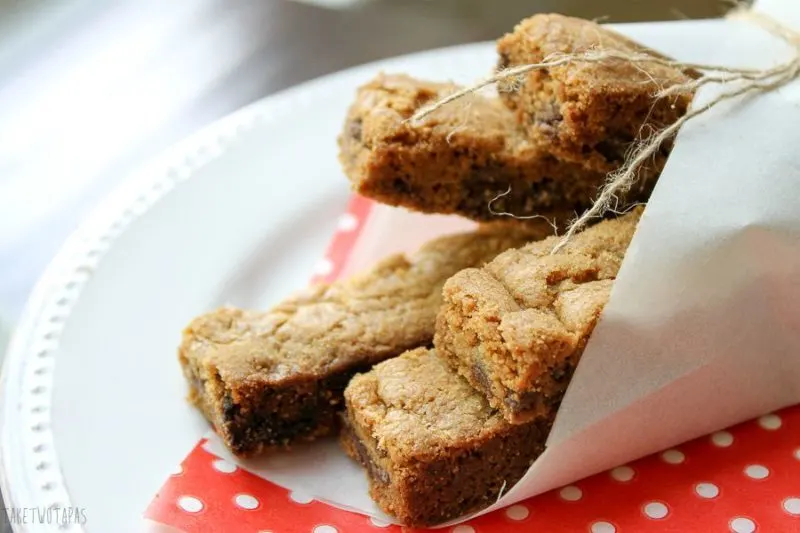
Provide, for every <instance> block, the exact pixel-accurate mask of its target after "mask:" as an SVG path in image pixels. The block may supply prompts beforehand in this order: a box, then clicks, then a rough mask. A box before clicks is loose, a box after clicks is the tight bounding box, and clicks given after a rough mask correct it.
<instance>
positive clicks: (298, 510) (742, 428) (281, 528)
mask: <svg viewBox="0 0 800 533" xmlns="http://www.w3.org/2000/svg"><path fill="white" fill-rule="evenodd" d="M372 211H373V205H372V204H371V203H370V202H369V201H368V200H364V199H362V198H358V197H355V198H353V200H352V201H351V202H350V205H349V206H348V210H347V212H346V213H345V214H344V215H343V216H342V217H341V218H340V220H339V224H338V231H337V233H336V236H335V237H334V239H333V241H332V243H331V245H330V247H329V249H328V252H327V254H326V256H325V259H323V260H322V261H321V262H320V264H319V265H318V268H317V275H316V280H332V279H336V278H337V277H339V276H341V275H346V274H347V273H349V271H351V270H352V269H353V268H357V267H358V266H360V265H355V266H354V263H357V258H354V257H352V256H353V255H354V247H355V246H356V243H357V241H358V239H359V235H360V231H361V228H363V226H364V221H366V220H367V218H368V217H369V216H371V213H372ZM356 255H357V254H356ZM203 444H204V442H202V441H201V442H199V443H198V444H197V445H196V446H195V448H194V449H193V450H192V451H191V452H190V453H189V455H188V456H187V457H186V459H184V461H183V462H182V463H181V465H180V467H179V468H178V469H177V470H176V472H175V473H174V474H172V475H171V476H170V478H169V479H168V480H167V481H166V483H165V484H164V486H163V487H161V490H160V491H159V492H158V494H157V495H156V497H155V498H154V499H153V501H152V502H151V504H150V506H149V507H148V508H147V510H146V512H145V518H147V519H150V520H153V521H155V522H159V523H162V524H165V525H169V526H172V527H174V528H177V529H179V530H182V531H186V532H208V531H225V532H226V533H266V532H270V533H295V532H296V533H367V532H372V533H377V532H379V531H386V532H396V533H399V532H401V531H402V532H406V533H408V532H411V531H419V530H410V529H409V528H401V527H400V526H395V525H390V524H387V523H383V522H380V521H377V520H375V519H372V518H369V517H366V516H363V515H360V514H356V513H351V512H347V511H343V510H340V509H337V508H334V507H331V506H329V505H326V504H324V503H322V502H319V501H316V500H314V499H312V498H311V497H309V496H308V495H305V494H299V493H296V492H290V491H288V490H286V489H284V488H282V487H279V486H278V485H275V484H273V483H270V482H268V481H266V480H264V479H262V478H259V477H256V476H254V475H252V474H250V473H248V472H246V471H244V470H241V469H240V468H238V467H237V466H235V465H233V464H231V463H229V462H227V461H225V460H223V459H220V458H218V457H216V456H214V455H213V454H211V453H209V452H208V451H206V450H205V449H203ZM444 531H447V532H448V533H489V532H491V533H501V532H502V533H515V532H526V533H527V532H533V531H542V532H551V531H580V532H587V533H628V532H635V533H647V532H662V531H674V532H689V531H692V532H714V531H720V532H733V533H754V532H800V406H795V407H791V408H788V409H784V410H782V411H780V412H777V413H773V414H766V415H764V416H762V417H761V418H759V419H758V420H753V421H750V422H746V423H744V424H740V425H738V426H735V427H732V428H729V429H728V430H726V431H719V432H717V433H714V434H713V435H709V436H707V437H703V438H699V439H696V440H694V441H691V442H688V443H685V444H683V445H681V446H678V447H676V448H673V449H670V450H665V451H664V452H662V453H661V454H658V455H653V456H650V457H646V458H644V459H640V460H638V461H635V462H633V463H630V464H627V465H620V466H618V467H617V468H614V469H612V470H610V471H608V472H604V473H601V474H598V475H595V476H592V477H590V478H587V479H584V480H581V481H578V482H576V483H574V484H572V485H569V486H566V487H563V488H561V489H559V490H554V491H551V492H548V493H545V494H542V495H540V496H536V497H534V498H531V499H529V500H526V501H524V502H521V503H518V504H516V505H513V506H511V507H508V508H506V509H502V510H499V511H496V512H494V513H490V514H487V515H484V516H481V517H479V518H476V519H473V520H470V521H469V522H467V523H464V524H460V525H457V526H453V527H450V528H447V529H445V530H444Z"/></svg>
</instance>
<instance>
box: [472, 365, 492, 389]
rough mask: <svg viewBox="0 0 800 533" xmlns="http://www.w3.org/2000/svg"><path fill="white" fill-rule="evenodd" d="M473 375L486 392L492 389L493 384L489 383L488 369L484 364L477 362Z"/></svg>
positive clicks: (473, 368)
mask: <svg viewBox="0 0 800 533" xmlns="http://www.w3.org/2000/svg"><path fill="white" fill-rule="evenodd" d="M472 377H473V379H475V381H477V382H478V385H479V386H480V387H481V389H483V390H484V391H485V392H489V391H491V390H492V385H491V383H489V376H488V375H487V374H486V369H485V368H483V365H480V364H477V365H474V366H473V367H472Z"/></svg>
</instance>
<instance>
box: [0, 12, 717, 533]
mask: <svg viewBox="0 0 800 533" xmlns="http://www.w3.org/2000/svg"><path fill="white" fill-rule="evenodd" d="M729 7H730V2H725V1H723V0H361V1H358V0H355V1H354V0H315V1H312V0H306V1H302V2H301V1H296V0H294V1H293V0H108V1H102V0H0V354H2V353H3V339H4V338H7V336H8V334H9V332H10V331H11V329H12V327H13V323H14V321H15V320H16V319H17V317H18V316H19V314H20V312H21V311H22V308H23V306H24V304H25V301H26V299H27V296H28V294H29V292H30V290H31V288H32V286H33V284H34V283H35V282H36V279H37V278H38V277H39V275H40V274H41V272H42V271H43V269H44V268H45V266H46V265H47V263H48V262H49V261H50V259H51V258H52V256H53V255H54V254H55V253H56V252H57V250H58V247H59V246H60V244H61V243H62V242H63V241H64V239H65V238H66V237H67V236H68V235H69V233H70V232H72V231H73V230H74V229H75V227H76V226H77V225H78V224H79V223H80V221H81V219H82V218H83V217H84V216H85V215H86V213H87V212H88V211H89V210H91V209H92V208H93V207H94V206H95V205H97V204H98V203H99V202H101V201H102V198H103V197H104V196H105V195H106V194H108V193H109V191H110V190H112V189H113V188H114V187H115V186H116V185H118V184H119V183H120V181H121V180H123V179H124V178H125V177H126V175H128V174H129V173H130V172H131V171H132V170H133V169H135V168H136V167H137V166H139V165H141V164H142V163H143V162H144V161H146V160H147V159H149V158H152V157H153V156H155V155H157V154H158V153H159V152H161V151H162V150H163V149H164V148H166V147H167V146H169V145H170V144H172V143H174V142H176V141H178V140H180V139H181V138H182V137H184V136H186V135H188V134H190V133H192V132H193V131H194V130H196V129H198V128H200V127H202V126H204V125H206V124H208V123H210V122H212V121H214V120H215V119H217V118H220V117H222V116H224V115H226V114H228V113H230V112H232V111H234V110H236V109H237V108H239V107H241V106H243V105H245V104H248V103H250V102H253V101H255V100H257V99H259V98H262V97H264V96H266V95H268V94H270V93H273V92H275V91H277V90H280V89H283V88H286V87H288V86H291V85H294V84H296V83H299V82H301V81H304V80H307V79H310V78H314V77H317V76H320V75H323V74H326V73H330V72H333V71H336V70H340V69H343V68H346V67H349V66H353V65H357V64H360V63H364V62H367V61H372V60H376V59H380V58H384V57H389V56H393V55H399V54H405V53H409V52H414V51H418V50H424V49H429V48H435V47H441V46H448V45H454V44H459V43H466V42H474V41H482V40H493V39H496V38H497V37H498V36H500V35H502V34H503V33H504V32H506V31H509V30H510V29H511V28H512V27H513V26H514V24H515V23H516V22H518V21H519V20H520V19H522V18H524V17H526V16H529V15H531V14H533V13H536V12H548V11H558V12H561V13H564V14H568V15H575V16H580V17H583V18H592V19H600V20H604V21H609V22H629V21H647V20H674V19H682V18H705V17H715V16H719V15H720V14H722V13H723V12H724V11H725V10H727V8H729ZM0 514H2V513H0ZM3 518H5V517H3ZM7 527H8V526H7V525H0V532H2V533H5V532H6V531H7Z"/></svg>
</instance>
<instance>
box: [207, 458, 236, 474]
mask: <svg viewBox="0 0 800 533" xmlns="http://www.w3.org/2000/svg"><path fill="white" fill-rule="evenodd" d="M211 466H213V467H214V470H216V471H218V472H222V473H223V474H231V473H233V472H236V465H235V464H233V463H229V462H228V461H226V460H225V459H217V460H216V461H214V462H213V463H211Z"/></svg>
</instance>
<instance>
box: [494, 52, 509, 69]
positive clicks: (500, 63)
mask: <svg viewBox="0 0 800 533" xmlns="http://www.w3.org/2000/svg"><path fill="white" fill-rule="evenodd" d="M510 64H511V58H510V57H508V54H506V53H505V52H500V57H499V58H498V59H497V70H504V69H507V68H508V66H509V65H510Z"/></svg>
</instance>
